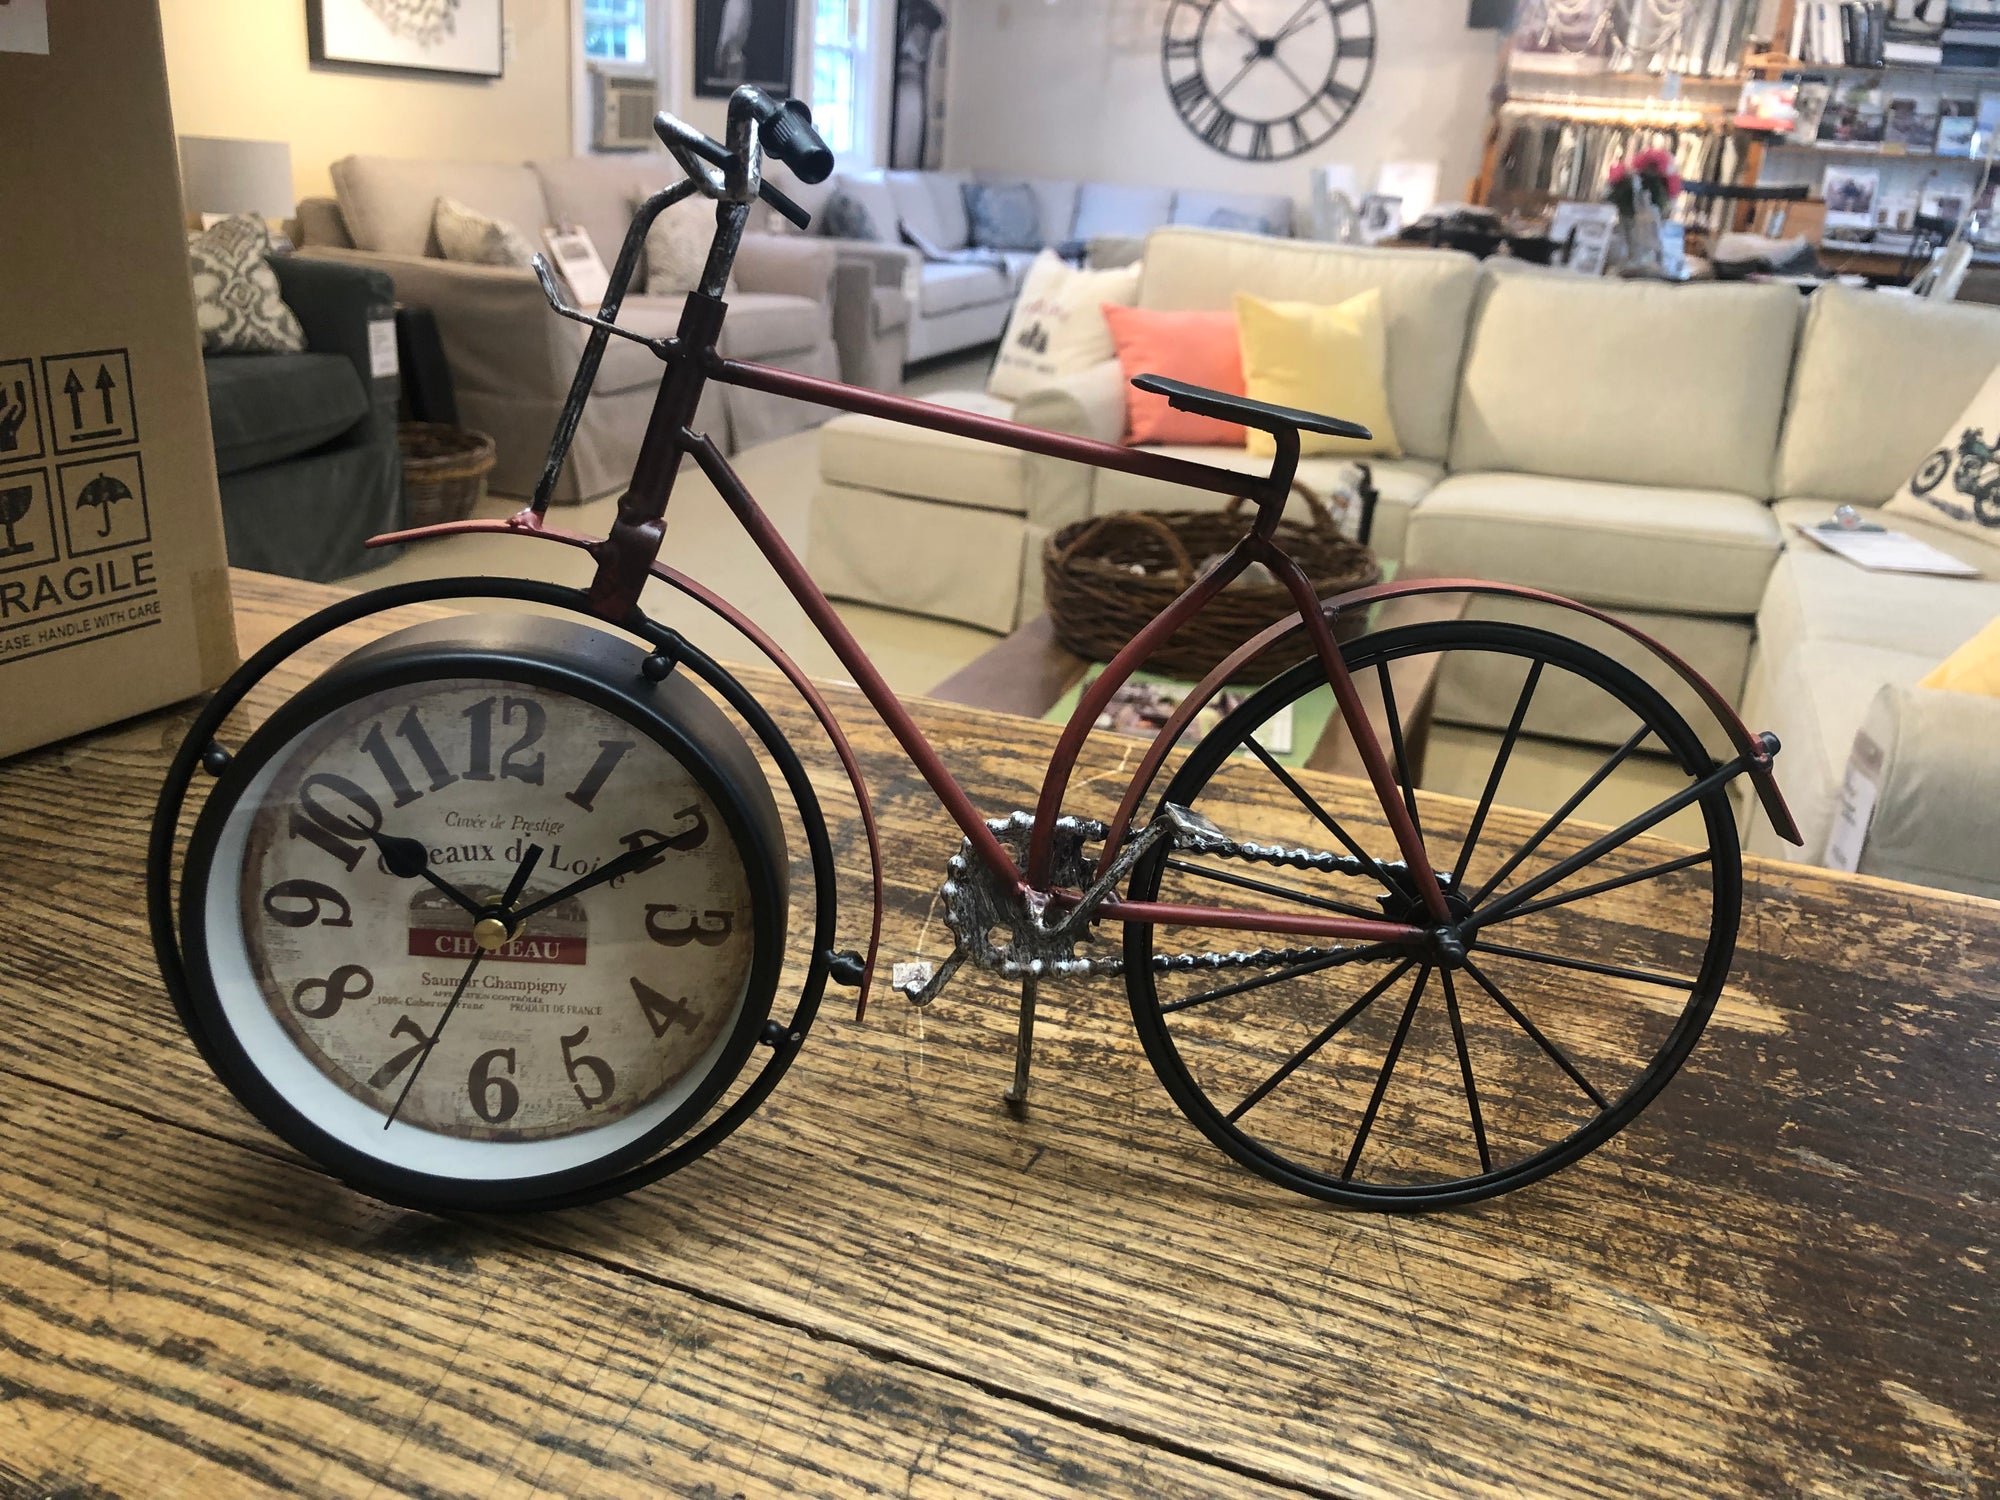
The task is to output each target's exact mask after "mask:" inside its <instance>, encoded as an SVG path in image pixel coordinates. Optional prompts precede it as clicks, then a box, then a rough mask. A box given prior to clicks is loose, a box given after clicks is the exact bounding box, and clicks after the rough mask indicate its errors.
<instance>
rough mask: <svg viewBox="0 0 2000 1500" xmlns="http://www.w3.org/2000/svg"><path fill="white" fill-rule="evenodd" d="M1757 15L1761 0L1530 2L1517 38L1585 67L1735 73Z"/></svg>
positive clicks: (1527, 50)
mask: <svg viewBox="0 0 2000 1500" xmlns="http://www.w3.org/2000/svg"><path fill="white" fill-rule="evenodd" d="M1757 13H1758V0H1523V3H1522V5H1521V7H1520V10H1519V12H1518V13H1517V17H1516V20H1515V25H1514V31H1513V36H1512V44H1513V47H1514V49H1515V51H1516V52H1517V54H1518V55H1519V56H1520V57H1522V58H1523V59H1535V60H1541V61H1547V62H1553V63H1558V64H1561V63H1567V64H1569V65H1570V66H1572V67H1573V68H1574V69H1575V71H1578V72H1595V71H1600V70H1601V71H1604V72H1609V73H1644V74H1648V75H1653V76H1658V75H1662V74H1667V73H1674V74H1682V75H1687V76H1692V77H1705V78H1733V77H1736V76H1737V75H1738V74H1739V73H1740V71H1741V66H1742V58H1743V53H1744V48H1745V45H1746V44H1747V43H1748V42H1749V40H1750V31H1751V28H1752V27H1753V26H1754V25H1755V23H1756V20H1757Z"/></svg>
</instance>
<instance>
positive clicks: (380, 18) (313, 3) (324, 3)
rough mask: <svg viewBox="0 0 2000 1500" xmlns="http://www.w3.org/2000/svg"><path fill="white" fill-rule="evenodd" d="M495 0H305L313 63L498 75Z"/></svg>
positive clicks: (499, 27)
mask: <svg viewBox="0 0 2000 1500" xmlns="http://www.w3.org/2000/svg"><path fill="white" fill-rule="evenodd" d="M501 4H502V0H306V45H307V46H308V48H309V49H310V50H311V53H312V60H313V61H314V62H316V63H357V64H361V65H363V66H367V67H375V68H406V69H410V70H412V71H415V72H422V73H464V74H469V75H471V76H472V77H475V78H498V77H499V76H500V75H501V73H502V72H503V71H504V57H503V52H504V49H505V42H504V39H503V29H504V26H505V20H504V18H503V16H502V13H501Z"/></svg>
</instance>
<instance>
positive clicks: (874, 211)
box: [784, 172, 1293, 363]
mask: <svg viewBox="0 0 2000 1500" xmlns="http://www.w3.org/2000/svg"><path fill="white" fill-rule="evenodd" d="M975 181H977V182H993V183H1002V182H1021V181H1023V179H1021V178H1018V177H1007V176H1005V175H1002V174H990V173H970V172H846V173H837V174H836V175H835V176H833V177H832V178H830V179H829V180H828V181H827V182H826V183H825V184H824V185H822V186H821V187H820V188H818V189H816V190H808V191H800V192H798V193H796V194H795V196H799V197H800V198H801V199H802V200H803V201H804V202H805V203H806V204H807V206H808V207H810V208H812V209H813V210H814V212H815V213H816V214H817V215H818V222H817V223H816V225H815V228H816V230H817V231H818V232H820V233H826V232H828V225H827V221H826V215H825V213H824V211H823V210H824V208H825V205H826V204H827V203H828V202H830V201H831V200H832V198H833V197H834V195H835V194H837V193H846V194H847V195H849V196H850V197H852V198H854V199H855V200H856V201H857V202H859V203H861V204H862V205H863V206H864V207H865V209H866V217H867V219H868V222H869V227H870V229H871V230H872V231H873V237H872V239H869V240H857V239H844V240H842V241H840V245H841V253H842V256H843V258H844V259H845V260H846V261H847V262H848V264H850V265H854V264H860V265H865V266H866V267H868V271H869V278H870V282H869V284H870V290H871V292H880V291H891V290H893V291H896V292H899V293H900V294H901V297H902V299H903V303H904V305H905V307H906V308H907V313H906V326H903V339H904V354H905V358H906V359H907V360H908V361H909V362H911V363H916V362H918V361H920V360H926V359H935V358H938V357H939V356H941V355H946V354H954V353H957V352H958V351H960V350H962V349H971V348H976V347H978V346H979V345H981V344H990V343H992V342H994V341H995V340H997V339H998V338H999V337H1000V335H1001V334H1002V333H1003V332H1005V331H1006V327H1007V316H1008V314H1009V313H1011V312H1012V311H1013V308H1014V298H1015V295H1016V294H1017V293H1018V292H1019V291H1020V289H1021V280H1022V278H1023V277H1024V276H1025V275H1026V274H1027V270H1028V266H1029V264H1030V263H1031V262H1032V261H1033V260H1034V258H1035V256H1036V254H1037V253H1038V252H1037V251H1036V250H1005V251H999V252H995V253H994V254H993V255H992V256H991V257H990V258H988V257H976V258H969V259H964V260H956V259H946V260H931V259H927V258H926V256H925V255H924V253H923V252H922V251H920V250H917V249H915V248H914V247H912V246H910V245H907V244H905V243H904V242H903V236H902V232H901V231H902V227H903V226H904V225H908V226H909V227H910V228H911V229H913V230H915V231H916V233H917V235H918V236H920V237H921V238H922V239H923V240H924V241H925V242H926V243H927V244H929V245H930V246H932V247H933V248H935V249H938V250H941V251H943V252H945V254H946V255H948V256H951V255H957V254H959V253H960V252H964V251H966V250H967V249H968V247H969V245H970V239H971V225H970V222H969V220H968V218H967V215H966V209H965V188H966V185H967V184H968V183H971V182H975ZM784 185H785V186H786V188H787V190H788V191H791V190H792V188H793V184H792V183H790V182H785V184H784ZM1026 185H1027V186H1028V187H1030V188H1032V189H1033V190H1034V193H1035V198H1036V202H1037V205H1038V207H1039V208H1040V211H1041V213H1040V217H1041V245H1042V246H1047V247H1066V248H1073V247H1080V246H1083V245H1086V244H1089V243H1090V242H1093V241H1103V240H1128V239H1129V240H1133V241H1137V240H1138V239H1139V238H1141V237H1143V236H1144V235H1146V234H1148V233H1150V232H1151V231H1152V230H1154V229H1157V228H1159V227H1161V226H1162V225H1166V224H1184V225H1198V226H1205V227H1211V228H1216V227H1228V228H1236V229H1242V228H1245V227H1248V226H1252V225H1258V226H1262V227H1263V228H1264V229H1265V230H1266V231H1268V232H1269V233H1272V234H1277V235H1289V234H1291V233H1292V224H1293V208H1292V200H1291V199H1290V198H1288V197H1286V196H1285V195H1284V194H1282V193H1211V192H1193V191H1186V192H1184V191H1179V190H1176V189H1174V188H1168V187H1142V186H1134V185H1131V184H1127V183H1112V182H1083V183H1079V182H1069V181H1063V180H1060V179H1056V178H1039V179H1035V180H1032V181H1028V182H1027V183H1026ZM857 295H858V294H857V293H854V292H850V291H848V289H847V284H846V283H843V296H847V297H855V296H857ZM884 336H885V337H890V338H893V336H894V330H885V333H884ZM842 352H843V356H846V355H847V353H848V350H847V348H846V346H843V351H842Z"/></svg>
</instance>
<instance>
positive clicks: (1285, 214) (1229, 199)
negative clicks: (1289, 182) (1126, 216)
mask: <svg viewBox="0 0 2000 1500" xmlns="http://www.w3.org/2000/svg"><path fill="white" fill-rule="evenodd" d="M1167 222H1169V223H1171V224H1191V225H1193V226H1195V227H1196V228H1198V229H1234V230H1237V231H1239V232H1240V233H1243V234H1274V235H1281V236H1282V235H1289V234H1290V233H1291V232H1292V200H1291V199H1290V198H1289V197H1288V196H1286V195H1285V194H1284V193H1194V192H1183V193H1177V194H1175V195H1174V212H1173V216H1172V218H1170V219H1169V220H1168V221H1167Z"/></svg>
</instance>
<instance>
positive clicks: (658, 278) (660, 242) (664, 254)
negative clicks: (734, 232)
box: [632, 195, 736, 297]
mask: <svg viewBox="0 0 2000 1500" xmlns="http://www.w3.org/2000/svg"><path fill="white" fill-rule="evenodd" d="M645 201H646V200H645V199H644V198H643V197H641V198H635V199H633V200H632V208H633V210H634V212H636V211H637V210H638V208H639V206H640V205H641V204H642V203H644V202H645ZM714 243H715V209H714V207H713V206H712V205H711V204H710V203H709V201H708V199H706V198H703V197H700V196H699V195H697V196H695V197H693V198H683V199H682V200H681V201H680V202H678V203H676V204H675V205H674V206H673V207H672V208H670V209H668V210H667V211H666V212H665V213H663V214H661V215H660V216H659V218H657V219H655V220H653V227H652V228H651V229H649V230H647V231H646V295H647V296H649V297H684V296H686V295H687V294H688V293H689V292H691V291H693V290H694V289H695V288H696V287H698V286H700V285H701V273H702V271H703V269H704V268H705V267H706V266H707V265H708V250H709V246H710V245H712V244H714ZM723 292H724V295H725V296H728V297H733V296H735V295H736V278H735V277H734V276H731V277H730V278H729V285H728V286H727V287H725V288H724V289H723Z"/></svg>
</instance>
